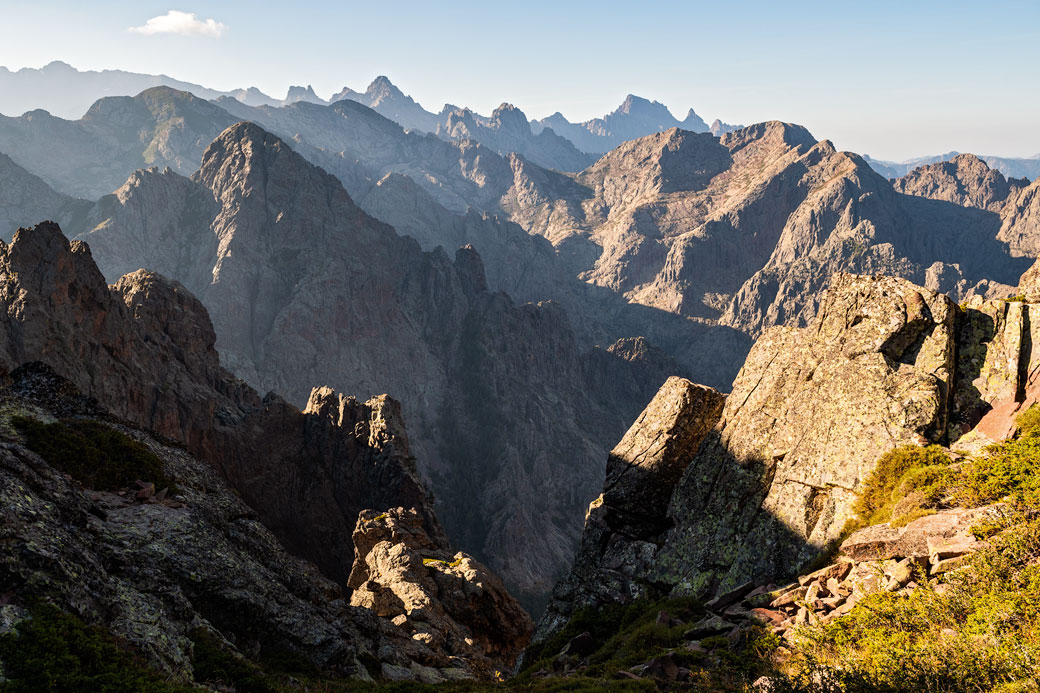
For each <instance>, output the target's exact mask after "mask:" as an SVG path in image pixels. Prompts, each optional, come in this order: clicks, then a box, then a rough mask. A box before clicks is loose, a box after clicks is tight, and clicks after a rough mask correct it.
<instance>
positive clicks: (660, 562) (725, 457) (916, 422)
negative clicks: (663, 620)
mask: <svg viewBox="0 0 1040 693" xmlns="http://www.w3.org/2000/svg"><path fill="white" fill-rule="evenodd" d="M955 312H956V306H955V305H954V304H953V302H952V301H950V299H949V298H947V297H946V296H943V295H939V294H935V293H933V292H930V291H927V290H923V289H921V288H920V287H916V286H914V285H912V284H910V283H909V282H907V281H905V280H901V279H895V278H884V277H877V278H870V277H857V276H852V275H836V276H835V278H834V280H833V282H832V285H831V287H830V289H829V290H828V291H827V292H826V293H825V294H824V296H823V298H822V299H821V302H820V309H819V311H818V312H817V315H816V318H815V319H814V321H813V322H812V323H811V324H810V325H809V327H807V328H774V329H772V330H769V331H767V332H766V333H765V334H764V335H763V336H762V337H761V338H760V339H759V341H758V342H757V343H756V344H755V347H754V348H753V349H752V352H751V354H749V356H748V360H747V362H746V363H745V364H744V368H743V369H742V370H741V373H740V375H739V376H737V379H736V381H734V384H733V392H732V393H731V394H730V396H729V398H728V399H727V405H726V409H725V410H724V411H723V414H722V419H721V420H720V422H719V425H718V426H717V428H716V430H715V431H714V432H713V434H712V435H711V436H710V437H709V439H708V440H707V441H706V442H705V444H704V445H703V446H702V447H701V449H700V451H699V452H698V454H697V456H696V457H695V458H694V459H693V461H692V462H691V463H690V464H689V466H688V467H687V469H686V473H685V475H684V477H683V479H682V481H681V482H680V483H679V485H678V487H677V489H676V492H675V494H674V496H673V498H672V504H671V506H670V514H671V515H672V516H673V517H674V518H675V521H676V527H675V529H674V530H672V532H671V534H670V535H669V537H668V538H667V539H666V541H665V545H664V547H663V548H662V550H661V552H660V555H659V556H658V559H657V565H656V567H655V571H654V575H655V576H657V577H658V578H659V579H661V580H662V581H666V582H668V583H669V584H672V585H674V587H673V590H674V591H676V592H681V593H700V594H703V593H706V592H718V591H720V590H726V589H731V588H733V587H735V586H737V585H740V584H742V583H744V582H747V581H748V580H751V579H757V578H762V577H767V576H774V575H781V574H783V573H784V572H785V571H790V570H792V569H793V568H795V567H797V566H798V565H801V564H802V563H804V562H806V561H808V560H809V559H811V558H812V557H813V556H814V555H815V554H816V553H818V552H819V551H820V550H822V549H823V548H824V547H825V546H826V545H827V544H828V543H829V542H831V541H833V540H834V539H836V538H837V537H838V536H839V534H840V532H841V529H842V527H843V526H844V525H845V523H846V521H847V520H848V518H849V517H850V512H851V506H852V504H853V502H854V501H855V498H856V494H857V491H858V490H859V484H860V483H861V482H862V481H863V480H864V479H865V478H866V477H867V476H868V475H869V473H870V472H871V470H872V469H873V465H874V463H875V462H876V460H877V458H878V457H880V455H881V454H882V453H884V452H886V451H887V450H889V449H891V448H892V447H895V446H897V445H902V444H911V443H918V442H926V441H936V440H940V439H942V438H943V436H944V435H945V432H946V417H947V412H948V406H949V399H950V392H951V389H952V384H953V383H952V381H953V377H954V367H955V361H954V359H955V347H954V339H955V326H954V319H955ZM839 461H840V462H839Z"/></svg>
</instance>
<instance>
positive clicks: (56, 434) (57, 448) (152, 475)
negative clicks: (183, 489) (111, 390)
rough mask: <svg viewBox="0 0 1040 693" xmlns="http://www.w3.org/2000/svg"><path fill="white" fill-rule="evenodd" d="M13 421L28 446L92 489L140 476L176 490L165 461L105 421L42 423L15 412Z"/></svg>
mask: <svg viewBox="0 0 1040 693" xmlns="http://www.w3.org/2000/svg"><path fill="white" fill-rule="evenodd" d="M11 423H12V424H13V425H14V427H15V429H16V430H17V431H18V432H19V433H20V434H21V435H22V437H23V438H24V439H25V444H26V446H28V447H29V449H31V450H32V451H33V452H35V453H37V454H38V455H40V457H42V458H43V459H44V460H45V461H46V462H47V464H49V465H51V466H52V467H54V468H55V469H58V470H60V471H63V472H65V473H66V474H68V475H70V476H71V477H72V478H74V479H76V480H77V481H79V482H80V483H81V484H83V485H84V486H86V487H88V488H92V489H96V490H99V491H116V490H119V489H122V488H126V487H128V486H131V485H133V483H134V482H135V481H136V480H142V481H148V482H152V483H154V484H155V488H156V489H162V488H169V489H170V492H174V491H175V488H174V487H173V481H172V480H171V479H169V478H167V477H166V475H165V474H164V473H163V468H162V462H161V461H160V460H159V458H158V457H156V455H155V454H154V453H152V451H151V450H149V449H148V447H147V446H145V445H144V444H143V443H140V442H138V441H136V440H134V439H133V438H131V437H129V436H127V435H126V434H125V433H122V432H120V431H118V430H116V429H114V428H111V427H109V426H106V425H104V424H102V423H98V422H96V421H84V420H78V419H69V420H65V421H57V422H55V423H43V422H42V421H39V420H37V419H33V418H30V417H25V416H15V417H13V418H12V419H11Z"/></svg>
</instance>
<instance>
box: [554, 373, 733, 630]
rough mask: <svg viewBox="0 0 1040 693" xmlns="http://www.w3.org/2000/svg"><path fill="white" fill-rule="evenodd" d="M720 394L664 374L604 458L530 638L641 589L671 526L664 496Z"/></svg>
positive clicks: (712, 419)
mask: <svg viewBox="0 0 1040 693" xmlns="http://www.w3.org/2000/svg"><path fill="white" fill-rule="evenodd" d="M724 402H725V396H724V395H722V394H721V393H719V392H718V391H717V390H714V389H713V388H710V387H705V386H703V385H695V384H693V383H691V382H690V381H688V380H685V379H683V378H677V377H672V378H669V379H668V380H667V381H666V382H665V384H664V385H663V386H662V387H661V389H660V391H658V393H657V395H655V396H654V398H653V400H651V402H650V404H648V405H647V407H646V409H644V410H643V413H642V414H640V416H639V418H638V419H637V420H636V422H635V423H634V424H632V427H631V428H630V429H629V430H628V432H627V433H626V434H625V436H624V438H622V440H621V442H620V443H618V444H617V446H616V447H615V448H614V450H613V451H612V452H611V453H610V456H609V457H608V459H607V477H606V482H605V484H604V490H603V493H602V494H601V495H600V497H599V498H597V499H596V500H594V501H593V502H592V504H591V505H590V506H589V510H588V513H587V514H586V516H585V532H584V534H583V535H582V543H581V548H580V549H579V552H578V556H577V558H576V559H575V563H574V567H573V569H572V571H571V573H570V575H568V576H567V577H566V578H565V579H564V580H563V581H561V582H560V583H558V584H557V586H556V589H555V590H554V591H553V599H552V601H551V602H550V603H549V607H548V609H547V610H546V613H545V615H544V616H543V618H542V620H541V622H540V623H539V627H538V633H537V634H536V636H535V637H536V639H542V638H544V637H547V636H548V635H550V634H551V633H553V632H555V631H556V630H557V629H559V628H561V627H562V626H563V625H564V624H565V623H566V622H567V619H568V618H569V617H570V615H571V614H573V613H574V612H575V611H576V610H578V609H582V608H586V607H597V606H601V605H602V604H605V603H622V604H624V603H628V602H630V601H632V600H634V599H637V598H639V597H642V596H646V595H647V594H648V592H649V590H648V585H647V583H646V576H647V574H648V572H649V570H650V569H651V567H652V562H653V557H654V554H655V553H656V551H657V549H658V548H659V546H660V541H661V536H662V533H663V532H664V531H665V530H667V529H668V528H669V527H671V526H672V520H671V518H669V517H668V514H667V509H668V501H669V499H670V498H671V496H672V492H673V491H674V489H675V485H676V483H678V481H679V479H680V478H681V476H682V474H683V471H684V469H685V467H686V465H687V464H689V462H690V460H691V459H693V457H694V455H695V454H696V452H697V448H698V447H699V446H700V444H701V441H703V440H704V438H705V436H706V435H708V433H709V432H710V431H711V430H712V427H713V426H714V425H715V424H716V422H717V421H718V418H719V415H720V414H721V413H722V406H723V403H724Z"/></svg>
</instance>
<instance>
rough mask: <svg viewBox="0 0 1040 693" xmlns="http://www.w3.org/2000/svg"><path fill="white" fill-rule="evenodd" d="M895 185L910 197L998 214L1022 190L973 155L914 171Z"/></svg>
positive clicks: (898, 180) (960, 156)
mask: <svg viewBox="0 0 1040 693" xmlns="http://www.w3.org/2000/svg"><path fill="white" fill-rule="evenodd" d="M893 185H894V187H895V189H896V190H898V191H899V192H901V193H904V194H907V195H916V196H918V197H928V198H931V199H933V200H944V201H946V202H953V203H955V204H958V205H961V206H963V207H977V208H979V209H985V210H989V211H999V210H1000V209H1001V208H1002V207H1003V205H1004V203H1005V201H1006V200H1007V198H1008V196H1009V195H1010V194H1011V193H1012V192H1013V191H1014V190H1016V189H1017V188H1020V187H1022V186H1021V185H1020V184H1019V183H1018V182H1017V181H1015V182H1013V181H1009V180H1008V179H1006V178H1005V177H1004V176H1003V175H1002V174H1001V173H1000V172H999V171H995V170H992V169H990V167H989V166H987V165H986V162H984V161H983V160H982V159H980V158H979V157H977V156H975V155H974V154H959V155H957V156H955V157H953V158H952V159H950V160H949V161H942V162H939V163H935V164H929V165H927V166H921V167H918V168H915V169H914V170H912V171H910V173H908V174H907V175H905V176H903V177H902V178H899V179H897V180H896V181H895V182H894V183H893Z"/></svg>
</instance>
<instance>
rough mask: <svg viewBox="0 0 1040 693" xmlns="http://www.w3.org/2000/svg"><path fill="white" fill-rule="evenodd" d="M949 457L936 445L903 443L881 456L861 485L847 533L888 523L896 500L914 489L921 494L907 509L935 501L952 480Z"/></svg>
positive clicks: (920, 507)
mask: <svg viewBox="0 0 1040 693" xmlns="http://www.w3.org/2000/svg"><path fill="white" fill-rule="evenodd" d="M949 465H950V458H949V457H948V456H947V455H946V453H945V452H944V451H943V449H942V448H941V447H939V446H938V445H929V446H928V447H919V446H916V445H904V446H902V447H898V448H896V449H894V450H891V451H890V452H887V453H885V454H884V455H882V456H881V457H880V458H879V459H878V461H877V465H876V466H875V467H874V471H873V472H872V473H871V474H870V476H869V477H867V480H866V481H865V482H864V484H863V491H862V492H861V493H860V496H859V499H858V500H857V501H856V503H855V505H853V507H852V512H853V513H854V514H855V517H856V519H855V520H853V521H851V522H850V525H849V526H848V527H846V533H848V532H851V531H854V530H856V529H859V528H860V527H866V526H869V525H874V524H879V523H882V522H889V521H890V520H892V519H893V517H892V512H893V510H894V509H895V508H896V506H897V504H898V503H899V501H901V500H903V499H905V498H907V497H909V496H910V495H911V494H912V493H914V492H917V493H919V494H920V495H921V499H920V502H919V503H918V504H917V505H916V507H913V508H909V509H908V511H909V512H915V511H917V510H920V509H923V508H926V507H929V505H933V506H934V505H935V504H937V503H938V502H939V501H940V500H941V498H942V496H943V495H944V492H945V490H946V487H947V485H948V484H949V483H950V482H951V481H952V479H953V473H952V472H951V470H950V469H949Z"/></svg>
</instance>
